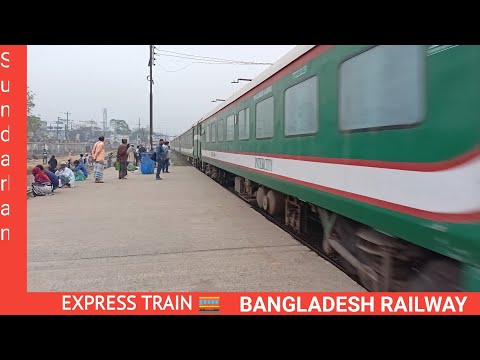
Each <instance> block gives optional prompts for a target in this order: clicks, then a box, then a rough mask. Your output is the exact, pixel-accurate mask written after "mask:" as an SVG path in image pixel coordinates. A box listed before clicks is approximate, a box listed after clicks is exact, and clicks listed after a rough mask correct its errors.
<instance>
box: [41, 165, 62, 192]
mask: <svg viewBox="0 0 480 360" xmlns="http://www.w3.org/2000/svg"><path fill="white" fill-rule="evenodd" d="M37 168H39V169H40V170H42V171H43V172H44V173H45V174H46V175H47V176H48V178H49V179H50V183H51V184H52V186H53V189H52V193H53V192H54V191H55V190H56V189H58V186H59V181H58V176H57V175H55V174H54V173H53V172H51V171H50V170H45V169H44V168H43V165H37Z"/></svg>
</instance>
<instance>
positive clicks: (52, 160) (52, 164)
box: [48, 155, 58, 173]
mask: <svg viewBox="0 0 480 360" xmlns="http://www.w3.org/2000/svg"><path fill="white" fill-rule="evenodd" d="M57 165H58V162H57V159H55V155H52V157H51V158H50V160H48V169H49V170H50V171H51V172H53V173H54V172H55V171H57Z"/></svg>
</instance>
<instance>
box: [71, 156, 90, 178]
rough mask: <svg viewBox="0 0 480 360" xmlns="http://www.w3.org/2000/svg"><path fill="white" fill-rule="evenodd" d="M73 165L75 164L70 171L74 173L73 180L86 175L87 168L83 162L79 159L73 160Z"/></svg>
mask: <svg viewBox="0 0 480 360" xmlns="http://www.w3.org/2000/svg"><path fill="white" fill-rule="evenodd" d="M73 165H74V166H75V167H74V168H73V169H72V171H73V173H74V174H75V180H77V181H83V180H85V179H86V178H87V177H88V170H87V168H86V167H85V165H84V164H83V162H80V160H75V161H74V162H73Z"/></svg>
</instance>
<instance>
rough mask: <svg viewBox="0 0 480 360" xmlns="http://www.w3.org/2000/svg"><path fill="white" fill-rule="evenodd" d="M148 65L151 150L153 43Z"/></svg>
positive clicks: (151, 138) (151, 141)
mask: <svg viewBox="0 0 480 360" xmlns="http://www.w3.org/2000/svg"><path fill="white" fill-rule="evenodd" d="M148 66H149V67H150V77H149V79H148V80H149V81H150V150H153V92H152V91H153V78H152V68H153V45H150V61H149V62H148Z"/></svg>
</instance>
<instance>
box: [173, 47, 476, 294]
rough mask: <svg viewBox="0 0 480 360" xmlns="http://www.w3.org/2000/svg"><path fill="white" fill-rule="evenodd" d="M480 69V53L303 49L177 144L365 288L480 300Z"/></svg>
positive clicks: (248, 86)
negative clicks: (475, 294)
mask: <svg viewBox="0 0 480 360" xmlns="http://www.w3.org/2000/svg"><path fill="white" fill-rule="evenodd" d="M479 63H480V46H477V45H301V46H296V47H295V48H293V49H292V50H291V51H290V52H289V53H287V54H286V55H285V56H284V57H282V58H281V59H279V60H278V61H277V62H276V63H274V64H273V65H271V66H270V67H269V68H268V69H266V70H265V71H264V72H263V73H261V74H259V75H258V76H257V77H256V78H254V79H252V81H250V82H249V83H247V84H246V85H245V86H244V87H242V88H241V89H240V90H239V91H238V92H236V93H235V94H234V95H232V96H231V97H230V98H229V99H227V100H226V101H224V102H222V103H221V104H220V105H219V106H217V107H216V108H215V109H213V110H212V111H211V112H209V113H208V114H206V115H205V116H203V117H202V118H201V119H200V120H198V121H194V123H193V125H192V126H191V127H190V128H188V129H186V131H185V132H184V133H182V134H181V135H179V136H177V137H176V138H174V139H173V140H172V141H171V148H172V150H173V151H174V153H176V154H178V155H179V156H181V157H183V158H184V159H186V160H187V161H189V162H190V163H191V164H192V165H193V166H195V167H196V168H198V169H199V170H200V171H202V172H203V173H205V174H206V175H207V176H210V177H211V178H212V179H214V180H216V181H217V182H219V183H220V184H222V185H225V186H228V187H230V188H232V189H234V191H235V192H236V193H238V194H239V195H242V196H243V197H244V198H245V199H250V200H251V203H252V204H253V206H256V207H257V208H258V209H260V210H261V211H263V212H265V214H268V215H269V216H272V217H275V218H278V219H281V221H282V223H283V224H284V225H285V226H286V227H288V229H291V230H292V231H294V232H295V233H298V234H306V235H309V236H310V238H311V239H313V241H314V242H315V245H316V246H317V248H318V249H319V251H320V252H321V253H322V254H323V255H325V256H327V257H328V258H329V259H331V260H332V262H335V263H338V264H340V265H341V266H342V269H344V271H345V272H346V273H348V274H349V275H350V276H351V277H353V278H355V279H356V280H357V281H358V282H359V283H360V284H361V285H362V286H363V287H364V288H365V289H367V290H368V291H412V292H418V291H480V146H479V144H480V121H479V116H480V101H479V100H480V99H479V96H480V68H479V66H478V64H479ZM246 225H248V224H246Z"/></svg>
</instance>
